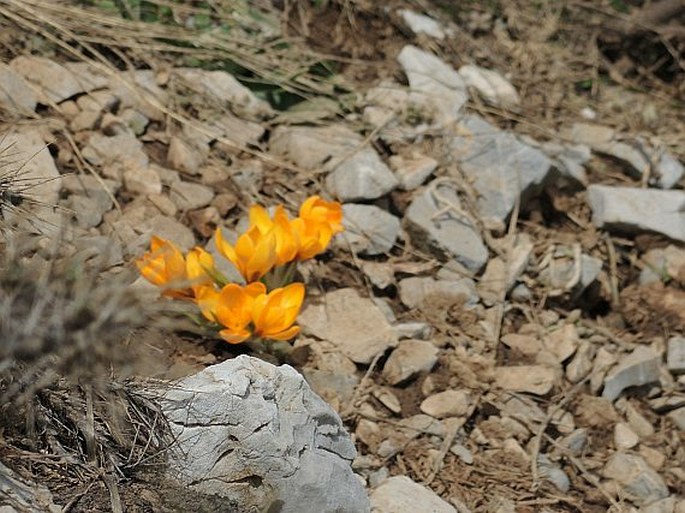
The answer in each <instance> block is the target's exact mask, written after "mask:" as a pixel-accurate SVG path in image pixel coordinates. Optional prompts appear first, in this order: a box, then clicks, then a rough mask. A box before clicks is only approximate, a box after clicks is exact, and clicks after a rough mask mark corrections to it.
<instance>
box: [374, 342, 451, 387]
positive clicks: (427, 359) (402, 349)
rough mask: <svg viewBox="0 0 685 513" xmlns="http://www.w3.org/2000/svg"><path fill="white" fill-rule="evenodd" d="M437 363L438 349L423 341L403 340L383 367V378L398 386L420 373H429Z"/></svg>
mask: <svg viewBox="0 0 685 513" xmlns="http://www.w3.org/2000/svg"><path fill="white" fill-rule="evenodd" d="M437 361H438V348H437V347H435V345H434V344H432V343H431V342H427V341H425V340H403V341H401V342H400V343H399V344H398V345H397V347H396V348H395V349H394V350H393V352H392V353H390V356H389V357H388V360H387V361H386V362H385V365H384V366H383V377H384V378H385V380H386V381H387V382H388V383H389V384H391V385H398V384H400V383H402V382H404V381H407V380H409V379H411V378H413V377H414V376H416V375H417V374H419V373H421V372H428V371H430V370H431V369H432V368H433V366H434V365H435V364H436V363H437Z"/></svg>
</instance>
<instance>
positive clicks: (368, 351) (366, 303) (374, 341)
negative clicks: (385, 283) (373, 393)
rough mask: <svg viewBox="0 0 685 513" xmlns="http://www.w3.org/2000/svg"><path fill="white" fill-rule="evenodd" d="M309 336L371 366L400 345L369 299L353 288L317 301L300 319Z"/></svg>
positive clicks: (333, 293) (306, 308)
mask: <svg viewBox="0 0 685 513" xmlns="http://www.w3.org/2000/svg"><path fill="white" fill-rule="evenodd" d="M299 324H300V326H301V327H302V331H303V333H305V334H310V335H312V336H315V337H317V338H319V339H322V340H328V341H330V342H332V343H333V344H334V345H335V346H336V347H337V348H338V349H339V350H340V351H341V352H342V353H343V354H345V355H346V356H348V357H349V358H350V359H351V360H353V361H354V362H357V363H363V364H368V363H370V362H371V360H372V359H373V358H374V357H375V356H376V355H377V354H378V353H379V352H382V351H385V350H387V349H388V348H389V347H391V346H393V345H395V344H396V343H397V334H396V332H395V330H393V329H392V326H391V325H390V324H389V323H388V321H387V319H386V318H385V315H383V313H382V312H381V311H380V310H379V309H378V307H377V306H376V305H375V304H374V303H373V301H371V300H370V299H368V298H363V297H361V296H360V295H359V293H358V292H357V291H356V290H354V289H351V288H346V289H339V290H334V291H332V292H329V293H327V294H326V295H325V296H323V297H322V298H321V300H320V301H318V302H316V303H314V302H313V301H312V302H311V303H310V304H309V305H308V306H306V307H305V308H304V310H303V311H302V313H300V316H299Z"/></svg>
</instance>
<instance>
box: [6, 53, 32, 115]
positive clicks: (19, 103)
mask: <svg viewBox="0 0 685 513" xmlns="http://www.w3.org/2000/svg"><path fill="white" fill-rule="evenodd" d="M37 104H38V98H37V96H36V93H35V92H34V91H33V89H31V87H30V86H29V84H28V83H27V82H26V80H24V78H23V77H22V76H21V75H19V73H17V72H16V71H14V70H13V69H12V68H10V67H9V66H8V65H7V64H3V63H1V62H0V108H2V109H4V110H6V111H8V112H11V113H13V114H15V115H27V114H30V113H32V112H34V111H35V110H36V105H37Z"/></svg>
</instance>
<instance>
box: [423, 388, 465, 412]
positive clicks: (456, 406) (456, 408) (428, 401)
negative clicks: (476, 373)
mask: <svg viewBox="0 0 685 513" xmlns="http://www.w3.org/2000/svg"><path fill="white" fill-rule="evenodd" d="M470 408H471V397H470V396H469V394H468V393H467V392H465V391H464V390H445V391H444V392H439V393H437V394H433V395H431V396H428V397H426V398H425V399H424V400H423V402H422V403H421V405H420V406H419V409H420V410H421V411H422V412H423V413H425V414H426V415H430V416H431V417H435V418H436V419H444V418H446V417H461V416H463V415H466V414H467V413H468V412H469V410H470Z"/></svg>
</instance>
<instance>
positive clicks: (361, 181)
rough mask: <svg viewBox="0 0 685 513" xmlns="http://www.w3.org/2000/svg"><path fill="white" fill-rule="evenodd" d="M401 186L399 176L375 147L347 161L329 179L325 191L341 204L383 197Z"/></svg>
mask: <svg viewBox="0 0 685 513" xmlns="http://www.w3.org/2000/svg"><path fill="white" fill-rule="evenodd" d="M398 185H399V180H398V179H397V177H395V175H394V174H393V172H392V171H390V168H389V167H388V166H386V165H385V162H383V161H382V160H381V158H380V157H379V156H378V153H376V151H375V150H374V149H372V148H362V149H361V150H359V151H357V152H355V153H354V155H352V156H350V157H349V158H345V159H344V160H343V161H342V162H341V163H340V164H339V165H338V166H336V168H335V169H334V170H333V171H332V172H331V173H329V175H328V176H327V177H326V188H327V189H328V191H329V192H330V193H331V194H333V195H334V196H335V197H337V198H338V199H339V200H340V201H358V200H371V199H376V198H380V197H381V196H384V195H386V194H387V193H389V192H390V191H392V190H393V189H395V188H396V187H397V186H398Z"/></svg>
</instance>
